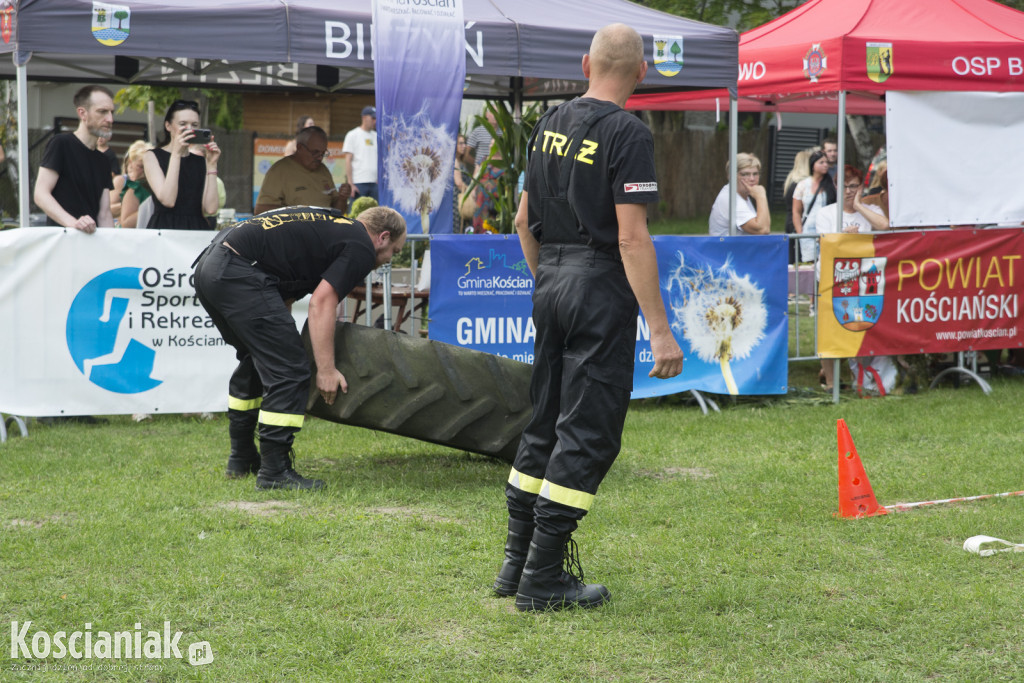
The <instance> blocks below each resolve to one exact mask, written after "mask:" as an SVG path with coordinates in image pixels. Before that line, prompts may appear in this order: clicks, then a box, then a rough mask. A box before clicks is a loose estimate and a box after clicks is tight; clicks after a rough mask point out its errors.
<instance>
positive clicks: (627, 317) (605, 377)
mask: <svg viewBox="0 0 1024 683" xmlns="http://www.w3.org/2000/svg"><path fill="white" fill-rule="evenodd" d="M637 314H638V305H637V301H636V298H635V297H634V295H633V291H632V289H631V288H630V286H629V282H628V281H627V279H626V273H625V270H624V268H623V266H622V262H621V261H619V260H618V259H616V258H615V257H614V256H612V255H610V254H608V253H606V252H603V251H598V250H596V249H593V248H591V247H588V246H586V245H583V244H542V245H541V249H540V259H539V264H538V269H537V278H536V283H535V287H534V293H533V320H534V325H535V327H536V329H537V338H536V341H535V345H534V362H533V374H532V375H531V378H530V398H531V400H532V402H533V415H532V416H531V418H530V421H529V422H528V423H527V425H526V428H525V429H524V430H523V436H522V440H521V441H520V443H519V451H518V452H517V454H516V459H515V462H514V463H513V466H512V471H511V473H510V474H509V479H508V483H507V484H506V487H505V495H506V498H507V503H508V510H509V516H510V517H511V518H512V519H518V520H521V521H524V522H532V523H535V524H536V526H537V528H538V529H539V530H540V531H542V532H543V533H546V534H551V535H564V534H568V533H572V531H574V530H575V529H576V526H577V522H578V521H579V520H580V519H582V518H583V516H584V515H585V514H587V511H588V510H589V509H590V506H591V503H592V502H593V500H594V495H595V494H596V493H597V488H598V486H599V485H600V484H601V481H602V480H603V479H604V477H605V475H606V474H607V473H608V470H609V469H610V468H611V466H612V463H613V462H614V461H615V457H616V456H617V455H618V454H619V449H620V447H621V443H622V428H623V425H624V423H625V420H626V410H627V408H628V406H629V395H630V392H631V391H632V388H633V360H634V355H635V352H636V351H635V350H636V321H637Z"/></svg>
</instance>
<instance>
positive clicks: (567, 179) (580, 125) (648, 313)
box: [494, 24, 683, 611]
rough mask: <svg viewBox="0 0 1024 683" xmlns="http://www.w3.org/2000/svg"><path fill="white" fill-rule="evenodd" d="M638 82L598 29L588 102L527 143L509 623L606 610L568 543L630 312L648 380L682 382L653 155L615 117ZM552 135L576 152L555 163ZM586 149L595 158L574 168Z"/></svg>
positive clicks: (619, 409) (590, 493) (605, 420)
mask: <svg viewBox="0 0 1024 683" xmlns="http://www.w3.org/2000/svg"><path fill="white" fill-rule="evenodd" d="M646 73H647V62H646V61H644V50H643V39H642V38H641V37H640V35H639V34H638V33H637V32H636V31H634V30H633V29H632V28H630V27H628V26H626V25H624V24H612V25H610V26H606V27H604V28H602V29H601V30H600V31H598V32H597V34H596V35H595V36H594V39H593V42H592V43H591V46H590V51H589V53H588V54H586V55H584V56H583V75H584V77H585V78H587V79H588V80H589V84H588V87H587V91H586V93H584V95H583V96H582V97H580V98H577V99H575V100H572V101H570V102H567V103H565V104H561V105H558V106H557V107H556V108H553V109H551V110H549V111H548V112H547V113H546V114H545V115H544V116H543V117H542V118H541V120H540V121H539V122H538V124H537V126H536V127H535V128H534V130H533V134H532V136H531V139H530V143H529V149H530V150H532V154H531V155H530V158H529V162H528V166H527V171H526V189H525V191H524V192H523V194H522V200H521V202H520V204H519V211H518V213H517V214H516V218H515V224H516V231H517V232H518V234H519V241H520V242H521V244H522V247H523V254H524V256H525V258H526V263H527V265H528V266H529V268H530V272H531V273H532V274H533V276H534V278H535V281H536V286H535V288H534V292H533V320H534V323H535V325H536V328H537V337H536V342H535V348H534V357H535V359H536V360H535V361H534V364H533V371H532V375H531V378H530V398H531V402H532V404H533V414H532V415H531V417H530V420H529V422H528V423H527V425H526V427H525V429H524V430H523V435H522V439H521V440H520V444H519V450H518V452H517V453H516V458H515V461H514V463H513V465H512V471H511V472H510V473H509V478H508V483H507V484H506V486H505V496H506V500H507V507H508V515H509V519H508V537H507V540H506V543H505V560H504V563H503V564H502V567H501V570H500V571H499V573H498V577H497V579H496V581H495V583H494V589H495V591H496V592H497V593H498V594H499V595H515V596H516V597H515V606H516V608H517V609H519V610H524V611H534V610H545V609H560V608H563V607H596V606H598V605H601V604H603V603H604V602H606V601H607V600H609V592H608V590H607V589H606V588H605V587H604V586H602V585H599V584H587V583H584V581H583V574H582V570H580V569H579V558H578V554H577V550H576V544H575V542H574V541H573V540H572V533H573V531H575V529H576V527H577V525H578V522H579V520H580V519H582V518H583V516H584V515H586V514H587V511H588V510H589V509H590V506H591V503H592V502H593V500H594V496H595V494H596V493H597V489H598V486H599V485H600V484H601V481H602V480H603V479H604V477H605V475H606V474H607V472H608V470H609V469H610V468H611V466H612V463H613V462H614V461H615V458H616V456H617V455H618V453H619V449H620V446H621V440H622V429H623V426H624V423H625V419H626V411H627V409H628V407H629V396H630V390H631V388H632V384H633V360H634V355H635V354H634V350H635V346H636V321H637V314H638V308H639V310H642V311H643V313H644V316H645V317H646V319H647V322H648V324H649V325H650V332H651V350H652V352H653V354H654V368H653V369H652V370H651V372H650V375H651V376H652V377H659V378H668V377H674V376H676V375H678V374H679V373H680V372H681V371H682V366H683V352H682V350H681V349H680V348H679V345H678V343H676V340H675V337H674V336H673V334H672V330H671V329H670V328H669V324H668V319H667V316H666V314H665V306H664V302H663V301H662V298H661V293H660V289H659V286H658V263H657V258H656V255H655V251H654V244H653V242H652V241H651V237H650V234H649V233H648V231H647V204H648V203H651V202H656V201H657V200H658V190H657V180H656V177H655V173H654V141H653V139H652V137H651V132H650V130H649V129H648V128H647V127H646V126H645V125H644V124H643V123H641V122H640V120H639V119H637V118H636V117H634V116H632V115H631V114H629V113H627V112H626V111H625V110H624V109H622V107H623V105H624V104H625V102H626V100H627V99H628V98H629V96H630V94H632V92H633V90H634V89H635V88H636V85H637V84H638V83H640V82H641V81H642V80H643V79H644V76H645V75H646ZM550 134H555V135H560V136H564V139H565V140H572V141H574V142H573V143H572V144H570V145H568V147H567V149H565V150H564V151H559V150H557V149H555V148H553V147H552V146H550V145H547V144H546V142H547V141H548V140H549V139H550ZM584 139H586V140H588V141H590V142H592V146H590V145H588V148H587V153H586V154H579V155H578V154H577V151H578V150H580V145H581V144H582V143H583V140H584ZM638 302H639V307H638Z"/></svg>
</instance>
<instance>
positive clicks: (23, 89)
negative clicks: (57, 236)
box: [14, 52, 30, 227]
mask: <svg viewBox="0 0 1024 683" xmlns="http://www.w3.org/2000/svg"><path fill="white" fill-rule="evenodd" d="M14 54H15V55H17V54H18V53H17V52H15V53H14ZM14 65H15V68H16V69H17V78H18V223H19V224H20V225H21V226H22V227H28V225H29V214H28V211H29V204H28V199H29V198H28V180H29V177H28V176H29V172H30V169H29V166H28V74H27V73H26V69H27V66H26V65H25V64H18V60H17V58H16V57H15V59H14Z"/></svg>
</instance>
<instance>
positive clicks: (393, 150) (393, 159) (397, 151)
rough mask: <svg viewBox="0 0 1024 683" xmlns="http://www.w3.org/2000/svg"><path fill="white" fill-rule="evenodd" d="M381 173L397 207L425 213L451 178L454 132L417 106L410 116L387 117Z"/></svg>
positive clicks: (435, 204) (440, 194)
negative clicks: (416, 110) (387, 123)
mask: <svg viewBox="0 0 1024 683" xmlns="http://www.w3.org/2000/svg"><path fill="white" fill-rule="evenodd" d="M388 131H389V137H390V139H389V141H388V142H387V143H386V144H387V149H386V151H385V155H384V175H385V177H386V178H387V182H388V185H389V187H390V189H391V196H392V197H393V198H394V200H395V204H396V205H397V208H398V209H399V210H400V211H403V212H405V213H420V214H424V213H429V212H430V211H433V209H434V207H437V206H440V205H441V201H442V199H443V197H444V193H445V190H446V189H447V188H448V185H449V183H451V182H452V177H453V171H454V166H455V135H453V134H451V133H449V131H448V129H447V128H446V127H445V126H443V125H436V124H435V123H434V122H433V121H432V120H431V119H430V116H429V115H428V114H427V111H426V109H425V108H424V109H421V110H420V111H419V112H417V114H416V115H415V116H413V117H411V118H408V119H407V118H406V117H405V115H404V114H401V113H399V114H397V115H395V116H393V117H391V119H390V122H389V125H388Z"/></svg>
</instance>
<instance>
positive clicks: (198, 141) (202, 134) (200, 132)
mask: <svg viewBox="0 0 1024 683" xmlns="http://www.w3.org/2000/svg"><path fill="white" fill-rule="evenodd" d="M192 132H193V133H195V137H193V138H192V139H191V140H189V141H188V144H190V145H208V144H210V139H211V138H212V137H213V136H212V135H210V129H209V128H193V129H192Z"/></svg>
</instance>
